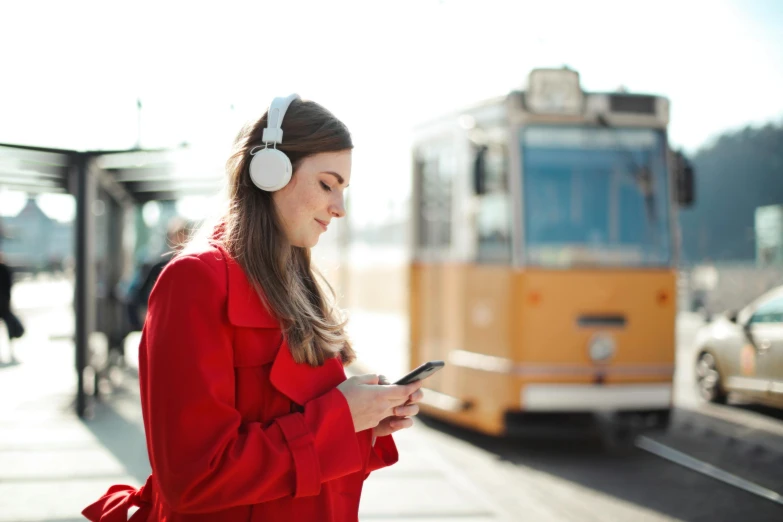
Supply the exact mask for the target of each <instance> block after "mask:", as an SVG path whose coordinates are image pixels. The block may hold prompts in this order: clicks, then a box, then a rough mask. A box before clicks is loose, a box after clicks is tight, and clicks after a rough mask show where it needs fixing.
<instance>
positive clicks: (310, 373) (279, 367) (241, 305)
mask: <svg viewBox="0 0 783 522" xmlns="http://www.w3.org/2000/svg"><path fill="white" fill-rule="evenodd" d="M218 248H219V250H220V252H221V254H222V255H223V257H224V259H225V260H226V265H227V270H228V319H229V321H230V322H231V324H233V325H234V326H237V327H242V328H277V329H280V323H279V321H278V320H277V318H275V317H274V316H273V315H272V314H271V313H270V312H269V310H267V309H266V307H265V306H264V304H263V302H262V301H261V299H260V298H259V296H258V294H257V293H256V291H255V289H254V288H253V287H252V285H251V284H250V282H249V281H248V279H247V276H246V275H245V271H244V270H243V269H242V267H241V266H239V264H238V263H237V262H236V261H234V259H232V258H231V256H229V255H228V253H227V252H226V251H225V250H223V249H222V248H221V247H218ZM270 379H271V381H272V385H273V386H274V387H275V388H276V389H277V390H279V391H280V392H281V393H283V394H284V395H285V396H286V397H288V398H289V399H291V400H292V401H294V402H296V403H297V404H300V405H304V404H305V403H307V402H309V401H311V400H313V399H315V398H316V397H319V396H321V395H323V394H325V393H326V392H328V391H329V390H331V389H333V388H335V387H336V386H337V385H338V384H340V383H341V382H343V381H344V380H345V370H344V369H343V365H342V363H341V362H340V359H339V357H335V358H332V359H329V360H327V361H326V362H325V363H324V365H323V366H319V367H317V368H314V367H312V366H310V365H309V364H298V363H297V362H296V361H294V357H293V355H291V350H290V348H289V346H288V342H286V340H285V337H283V341H282V343H281V344H280V348H279V349H278V351H277V355H276V356H275V359H274V362H273V363H272V370H271V376H270Z"/></svg>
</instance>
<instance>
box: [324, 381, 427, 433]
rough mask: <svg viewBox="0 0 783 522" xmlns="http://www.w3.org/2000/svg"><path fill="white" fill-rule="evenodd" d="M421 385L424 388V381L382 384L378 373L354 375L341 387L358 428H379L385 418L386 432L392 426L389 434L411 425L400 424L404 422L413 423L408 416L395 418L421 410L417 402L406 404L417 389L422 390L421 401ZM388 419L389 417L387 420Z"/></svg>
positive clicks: (356, 429)
mask: <svg viewBox="0 0 783 522" xmlns="http://www.w3.org/2000/svg"><path fill="white" fill-rule="evenodd" d="M419 388H421V382H414V383H411V384H405V385H396V384H392V385H382V384H380V378H379V376H378V375H359V376H356V377H351V378H350V379H348V380H346V381H343V382H342V383H341V384H340V385H339V386H338V387H337V389H338V390H340V392H341V393H342V394H343V395H344V396H345V400H346V401H347V402H348V408H350V410H351V417H352V418H353V427H354V430H355V431H357V432H359V431H364V430H366V429H369V428H375V427H376V426H379V424H381V422H382V421H384V424H385V425H386V427H385V428H383V430H384V432H385V431H388V430H389V429H391V430H392V431H390V432H389V433H393V432H394V431H397V430H399V429H402V428H403V427H407V426H402V425H400V424H399V423H400V422H403V423H411V424H412V423H413V421H411V420H410V419H407V418H403V419H394V417H395V416H396V415H397V414H400V415H401V416H403V417H408V416H410V415H415V414H416V413H418V411H419V407H418V406H416V405H415V404H409V405H406V403H407V402H408V401H410V400H411V398H412V397H414V396H416V393H417V392H419V396H418V397H419V398H418V400H421V397H420V394H421V393H420V391H419ZM395 411H396V412H397V413H395ZM387 419H389V420H388V421H387ZM392 426H394V428H392Z"/></svg>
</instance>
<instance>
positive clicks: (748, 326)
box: [696, 286, 783, 408]
mask: <svg viewBox="0 0 783 522" xmlns="http://www.w3.org/2000/svg"><path fill="white" fill-rule="evenodd" d="M696 357H697V359H696V383H697V385H698V389H699V394H700V395H701V396H702V397H703V398H704V399H705V400H708V401H712V402H725V401H726V397H727V395H728V394H729V393H730V392H731V393H737V394H739V395H742V396H743V397H746V398H748V399H751V400H752V401H755V402H760V403H764V404H767V405H769V406H775V407H781V408H783V286H781V287H778V288H775V289H774V290H771V291H770V292H767V293H766V294H764V295H762V296H761V297H759V298H758V299H756V300H755V301H753V302H752V303H750V304H749V305H748V306H746V307H745V308H743V309H742V310H739V311H738V312H736V313H731V312H730V313H726V314H724V315H720V316H717V317H716V318H715V319H714V320H712V321H711V322H710V323H709V324H707V325H706V326H704V327H703V328H702V330H701V331H700V332H699V334H698V335H697V338H696Z"/></svg>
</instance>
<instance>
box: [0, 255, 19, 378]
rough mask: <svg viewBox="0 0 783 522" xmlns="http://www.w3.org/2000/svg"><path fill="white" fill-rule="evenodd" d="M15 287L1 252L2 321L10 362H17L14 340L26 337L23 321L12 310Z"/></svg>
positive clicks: (0, 289) (0, 288)
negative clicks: (6, 333) (13, 287)
mask: <svg viewBox="0 0 783 522" xmlns="http://www.w3.org/2000/svg"><path fill="white" fill-rule="evenodd" d="M12 286H13V274H12V271H11V267H9V266H8V265H7V264H6V263H5V260H4V258H3V254H2V252H0V319H1V320H2V321H3V322H4V323H5V327H6V330H7V332H8V346H9V352H10V362H11V363H14V362H16V354H15V353H14V342H13V341H14V339H18V338H19V337H22V336H23V335H24V326H23V325H22V321H20V320H19V318H18V317H17V316H16V315H15V314H14V312H13V311H12V310H11V289H12Z"/></svg>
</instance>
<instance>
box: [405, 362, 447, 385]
mask: <svg viewBox="0 0 783 522" xmlns="http://www.w3.org/2000/svg"><path fill="white" fill-rule="evenodd" d="M445 364H446V363H444V362H443V361H430V362H426V363H424V364H422V365H421V366H419V367H418V368H416V369H415V370H413V371H412V372H410V373H409V374H408V375H406V376H405V377H403V378H402V379H400V380H398V381H397V382H395V383H394V384H410V383H412V382H416V381H420V380H422V379H426V378H427V377H429V376H430V375H432V374H433V373H435V372H437V371H438V370H440V369H441V368H443V366H445Z"/></svg>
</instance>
